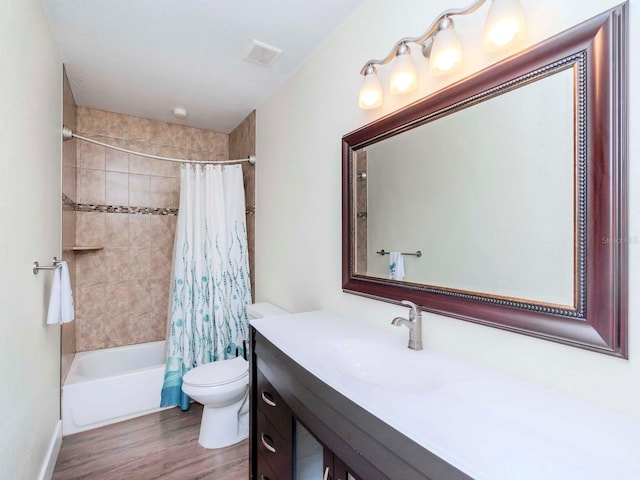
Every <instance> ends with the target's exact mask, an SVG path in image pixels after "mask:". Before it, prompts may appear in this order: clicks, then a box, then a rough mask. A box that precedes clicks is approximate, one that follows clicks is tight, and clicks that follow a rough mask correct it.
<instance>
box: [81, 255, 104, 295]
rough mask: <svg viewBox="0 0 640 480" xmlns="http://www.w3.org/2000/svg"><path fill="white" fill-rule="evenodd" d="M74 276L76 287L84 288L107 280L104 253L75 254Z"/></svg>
mask: <svg viewBox="0 0 640 480" xmlns="http://www.w3.org/2000/svg"><path fill="white" fill-rule="evenodd" d="M76 276H77V284H78V285H82V286H86V285H95V284H98V283H104V282H105V281H106V279H107V276H106V269H105V255H104V251H103V250H98V251H95V252H91V251H89V252H79V253H77V254H76Z"/></svg>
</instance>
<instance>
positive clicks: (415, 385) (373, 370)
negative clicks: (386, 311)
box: [327, 339, 442, 393]
mask: <svg viewBox="0 0 640 480" xmlns="http://www.w3.org/2000/svg"><path fill="white" fill-rule="evenodd" d="M327 350H328V352H329V355H328V356H329V358H330V361H331V363H332V364H333V366H335V368H336V369H337V370H338V372H340V373H341V374H342V375H344V376H345V377H347V378H348V379H350V380H351V379H352V380H356V381H358V382H363V383H366V384H369V385H375V386H377V387H380V388H384V389H386V390H391V391H396V392H402V393H423V392H425V391H428V390H433V389H435V388H437V387H439V386H440V385H441V384H442V377H441V375H440V374H438V372H436V371H435V370H432V369H429V368H428V367H425V365H424V355H421V353H420V352H417V351H414V350H410V349H408V348H406V347H400V346H398V345H397V344H395V343H392V342H389V343H386V342H383V341H379V340H367V339H344V340H339V341H333V342H331V343H330V344H329V345H328V346H327Z"/></svg>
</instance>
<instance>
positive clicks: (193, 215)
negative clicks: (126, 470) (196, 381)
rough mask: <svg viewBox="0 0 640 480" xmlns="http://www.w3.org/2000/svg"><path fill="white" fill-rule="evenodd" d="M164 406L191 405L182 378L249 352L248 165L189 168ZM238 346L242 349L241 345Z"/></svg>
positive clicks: (183, 192) (176, 260)
mask: <svg viewBox="0 0 640 480" xmlns="http://www.w3.org/2000/svg"><path fill="white" fill-rule="evenodd" d="M172 277H173V278H172V291H171V304H170V311H169V323H168V334H167V365H166V370H165V379H164V385H163V388H162V399H161V406H173V405H179V406H180V407H181V408H182V409H183V410H185V409H187V408H188V406H189V398H188V397H187V396H186V395H185V394H184V393H183V392H182V376H183V375H184V374H185V373H186V372H187V371H189V370H190V369H192V368H194V367H197V366H199V365H202V364H205V363H209V362H213V361H216V360H220V359H226V358H232V357H235V356H236V352H237V351H238V352H239V354H243V353H244V349H243V340H247V339H248V338H247V337H248V317H247V306H248V305H249V304H250V303H251V282H250V279H249V257H248V248H247V229H246V213H245V203H244V185H243V181H242V167H241V166H240V165H232V166H224V167H222V166H218V165H205V166H201V165H182V166H181V183H180V210H179V213H178V221H177V226H176V240H175V246H174V259H173V275H172ZM236 349H238V350H236Z"/></svg>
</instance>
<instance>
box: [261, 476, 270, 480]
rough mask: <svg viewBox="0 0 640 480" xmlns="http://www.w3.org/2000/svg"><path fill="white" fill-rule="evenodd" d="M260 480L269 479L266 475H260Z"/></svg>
mask: <svg viewBox="0 0 640 480" xmlns="http://www.w3.org/2000/svg"><path fill="white" fill-rule="evenodd" d="M260 480H269V477H267V476H266V475H260Z"/></svg>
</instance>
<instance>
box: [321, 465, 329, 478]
mask: <svg viewBox="0 0 640 480" xmlns="http://www.w3.org/2000/svg"><path fill="white" fill-rule="evenodd" d="M328 479H329V467H327V468H325V469H324V475H323V476H322V480H328Z"/></svg>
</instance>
